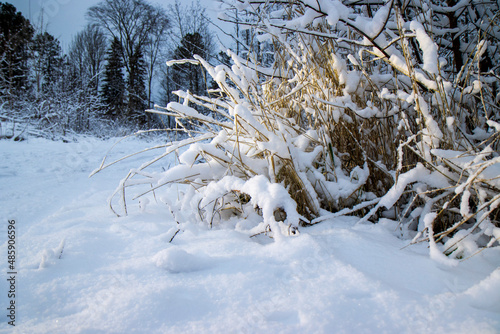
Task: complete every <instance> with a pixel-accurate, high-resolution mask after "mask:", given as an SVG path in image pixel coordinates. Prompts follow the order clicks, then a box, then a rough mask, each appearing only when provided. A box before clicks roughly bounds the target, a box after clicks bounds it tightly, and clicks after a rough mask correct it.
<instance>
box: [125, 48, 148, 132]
mask: <svg viewBox="0 0 500 334" xmlns="http://www.w3.org/2000/svg"><path fill="white" fill-rule="evenodd" d="M145 76H146V68H145V63H144V57H143V55H142V52H141V49H140V48H139V47H136V49H135V52H134V53H133V54H132V57H131V58H130V73H129V77H128V95H129V96H128V108H127V114H128V115H132V116H136V115H137V117H138V119H139V121H140V123H144V122H145V118H144V117H143V115H144V113H143V111H144V109H146V103H147V96H146V87H145V85H144V82H145Z"/></svg>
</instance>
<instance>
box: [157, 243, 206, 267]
mask: <svg viewBox="0 0 500 334" xmlns="http://www.w3.org/2000/svg"><path fill="white" fill-rule="evenodd" d="M211 260H212V259H211V258H210V257H209V256H207V255H195V254H191V253H188V252H186V251H185V250H183V249H181V248H179V247H170V248H167V249H164V250H162V251H160V252H158V253H157V254H156V255H155V256H153V262H154V263H155V264H156V266H157V267H158V268H162V269H165V270H167V271H169V272H171V273H183V272H192V271H199V270H203V269H207V268H208V267H210V264H211V262H212V261H211Z"/></svg>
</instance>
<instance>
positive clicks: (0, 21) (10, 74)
mask: <svg viewBox="0 0 500 334" xmlns="http://www.w3.org/2000/svg"><path fill="white" fill-rule="evenodd" d="M33 32H34V29H33V27H32V26H31V23H30V22H29V20H27V19H26V18H24V17H23V15H22V14H21V12H17V11H16V8H15V7H14V6H13V5H11V4H9V3H0V94H1V95H5V96H7V97H9V99H11V98H12V97H13V96H19V95H20V94H21V93H22V92H24V91H26V89H27V88H28V87H27V86H28V59H29V45H30V43H31V40H32V38H33Z"/></svg>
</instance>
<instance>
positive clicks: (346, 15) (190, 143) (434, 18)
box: [101, 0, 500, 263]
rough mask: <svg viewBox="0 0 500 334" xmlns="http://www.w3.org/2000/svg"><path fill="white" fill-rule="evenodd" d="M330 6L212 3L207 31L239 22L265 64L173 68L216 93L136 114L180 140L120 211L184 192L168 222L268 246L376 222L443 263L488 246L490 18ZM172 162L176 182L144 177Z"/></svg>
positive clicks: (475, 8) (494, 101)
mask: <svg viewBox="0 0 500 334" xmlns="http://www.w3.org/2000/svg"><path fill="white" fill-rule="evenodd" d="M346 3H347V4H342V3H340V2H338V1H331V0H318V1H308V0H294V1H275V2H267V1H249V2H247V1H246V2H242V1H236V0H234V1H230V0H223V1H222V4H223V5H224V6H226V8H227V11H226V13H227V15H223V16H222V19H223V20H226V21H233V20H235V19H236V18H237V17H238V16H234V17H232V16H230V14H231V13H234V12H235V11H239V12H240V13H241V14H240V17H241V16H242V15H243V14H244V15H246V17H247V18H250V19H247V20H246V21H245V22H244V23H241V24H243V25H245V26H246V29H249V30H250V31H253V32H254V34H255V36H254V37H255V39H257V40H258V41H259V43H268V45H272V47H273V51H274V56H273V58H274V61H273V62H272V64H271V65H269V66H265V65H263V64H261V63H259V62H258V59H262V57H258V52H259V50H254V51H255V52H254V53H251V52H249V53H247V57H246V58H242V57H240V56H238V55H237V54H235V53H234V52H232V51H228V55H229V56H230V57H231V59H232V64H233V65H232V66H231V67H229V66H226V65H217V66H212V65H210V64H209V63H207V62H206V61H205V60H204V59H202V58H200V57H198V56H196V55H195V56H194V59H191V60H186V61H189V62H191V63H196V64H199V65H200V66H203V67H204V68H205V70H206V71H207V73H208V74H209V75H210V76H211V77H212V78H213V80H214V81H215V82H216V83H217V85H218V90H216V91H213V92H212V95H211V97H203V96H196V95H192V94H190V93H189V92H180V91H178V92H175V94H177V96H178V97H179V102H171V103H169V104H168V106H167V107H166V108H164V109H163V110H162V111H158V110H154V111H151V112H155V113H160V114H163V115H167V116H170V117H175V119H176V122H177V124H178V126H179V127H180V129H183V130H184V131H185V132H186V133H187V134H188V135H189V138H187V139H183V140H181V141H177V142H173V143H171V144H169V145H166V146H167V149H166V152H165V153H164V154H162V155H161V156H160V157H158V158H157V159H155V160H153V161H150V162H148V163H145V164H143V165H142V166H141V167H140V168H138V169H135V170H133V171H131V172H130V173H129V174H128V175H127V177H126V178H125V179H124V181H123V182H122V183H121V184H120V187H119V188H118V189H117V192H115V194H121V196H122V199H123V203H124V204H125V196H124V194H125V189H126V188H127V187H129V186H131V185H137V184H140V183H146V184H151V186H152V189H153V190H154V191H156V189H158V188H160V187H163V188H168V187H170V186H171V185H172V184H180V183H185V184H189V185H190V186H191V187H190V188H189V189H190V190H189V191H188V192H187V193H185V194H181V195H180V198H179V200H178V201H177V202H175V203H168V204H169V205H170V207H171V209H172V211H173V212H174V213H175V212H177V213H181V212H193V216H191V217H188V218H189V219H197V220H199V221H203V222H206V223H208V224H210V225H212V224H214V223H216V222H218V221H221V220H227V219H228V218H229V217H231V216H232V215H236V216H242V217H246V216H248V215H249V214H251V213H252V212H256V213H258V214H260V215H262V223H261V224H260V225H259V226H258V227H257V228H258V229H261V230H262V231H271V232H272V234H273V236H274V237H278V236H279V237H281V236H282V235H283V234H290V233H292V232H294V231H295V230H296V228H297V226H299V225H302V226H307V225H311V224H316V223H319V222H321V221H324V220H326V219H329V218H332V217H337V216H342V215H358V216H359V217H360V221H368V220H371V221H373V222H376V221H377V220H378V219H379V218H380V217H388V218H392V219H394V220H397V221H399V223H400V227H401V230H402V231H403V234H404V235H405V236H407V237H411V238H412V243H417V242H422V241H426V242H429V245H430V250H431V252H430V253H431V256H432V257H434V258H436V259H441V260H444V261H447V262H449V263H450V262H453V260H450V258H464V257H468V256H471V255H473V254H475V253H476V252H477V251H478V250H480V249H481V248H484V247H493V246H498V245H499V238H500V223H499V218H498V215H499V212H500V209H499V205H500V192H499V189H500V179H499V176H500V156H499V151H498V148H499V136H500V135H499V133H500V122H499V112H498V110H499V107H498V101H499V99H500V95H499V94H498V78H499V66H495V67H493V65H492V64H496V63H498V61H499V60H500V59H499V56H498V47H499V45H500V43H499V39H498V37H499V36H500V26H499V24H498V23H499V15H500V14H498V5H497V4H484V3H476V2H460V3H458V4H456V5H455V6H448V5H446V4H445V3H441V2H439V3H437V4H434V3H423V2H416V1H409V2H407V3H406V7H404V8H402V7H401V6H402V5H401V4H400V3H399V2H395V1H389V2H387V3H385V4H382V3H380V4H374V3H373V2H369V4H366V3H360V2H346ZM466 21H467V22H466ZM466 23H467V25H465V24H466ZM461 24H464V27H466V28H464V29H462V30H461V29H460V28H459V27H460V26H461ZM470 27H473V28H470ZM471 29H473V31H470V30H471ZM464 31H465V33H463V32H464ZM461 33H462V34H461ZM472 36H474V37H472ZM252 54H254V55H257V56H255V57H252ZM176 63H178V61H177V62H176ZM196 106H201V107H203V108H208V109H210V110H211V111H212V114H211V115H208V116H207V115H202V114H200V113H198V112H197V110H196ZM197 134H200V135H197ZM184 146H186V147H188V148H187V150H186V151H185V152H184V153H182V154H181V155H180V157H179V164H178V165H177V166H175V167H172V168H170V169H168V170H167V171H165V172H163V173H160V174H148V173H146V172H145V171H144V169H145V168H146V167H147V166H149V165H151V164H152V163H154V162H156V161H159V160H160V159H161V158H162V157H165V156H166V155H168V154H170V153H173V152H176V151H177V150H178V149H179V148H180V147H184ZM101 167H104V165H103V166H101ZM141 176H142V179H141V178H140V177H141ZM133 178H134V179H133ZM124 208H125V209H126V205H125V206H124ZM442 253H444V254H446V255H449V256H450V257H449V258H446V257H445V256H443V254H442Z"/></svg>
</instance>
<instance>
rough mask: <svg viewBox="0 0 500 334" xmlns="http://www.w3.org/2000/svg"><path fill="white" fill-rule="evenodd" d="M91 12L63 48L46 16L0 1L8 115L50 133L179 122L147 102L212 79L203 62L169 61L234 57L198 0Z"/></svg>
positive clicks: (0, 59)
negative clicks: (28, 14)
mask: <svg viewBox="0 0 500 334" xmlns="http://www.w3.org/2000/svg"><path fill="white" fill-rule="evenodd" d="M42 16H43V15H42ZM86 18H87V21H88V25H87V26H86V27H85V29H84V30H82V31H80V32H79V33H78V34H77V35H76V36H74V38H73V40H72V42H71V44H70V46H69V50H68V51H67V52H66V53H65V52H63V50H62V48H61V44H60V41H59V40H58V39H57V38H55V37H54V36H52V35H51V34H50V33H48V32H47V31H46V29H45V25H46V23H44V22H43V21H42V22H37V23H33V22H30V21H29V20H28V19H27V18H25V17H24V16H23V15H22V13H20V12H19V11H17V10H16V8H15V6H14V5H12V4H9V3H0V21H1V23H0V30H1V31H0V106H1V115H0V117H2V120H3V121H12V122H18V123H31V124H33V125H36V127H38V128H40V129H43V131H41V132H40V133H42V134H51V135H54V136H57V135H58V134H65V133H67V132H68V131H69V132H75V133H91V134H94V135H110V134H116V133H118V134H120V133H121V134H124V133H127V132H129V131H130V130H132V129H146V128H148V129H149V128H173V127H175V126H176V125H175V122H174V120H173V119H171V118H169V117H163V118H162V117H159V116H157V115H153V114H150V113H146V112H145V110H146V109H148V108H154V104H155V103H158V104H161V105H166V104H167V103H168V102H169V101H171V100H172V99H174V96H173V94H172V91H176V90H179V89H182V90H189V91H190V92H192V93H193V94H197V95H206V94H207V89H208V88H210V85H213V83H211V82H210V81H207V76H206V74H205V72H204V70H203V69H202V67H201V66H194V65H191V64H184V65H174V66H172V67H170V68H169V67H167V66H166V65H165V62H166V61H167V60H171V59H185V58H191V57H192V56H193V55H194V54H198V55H200V56H202V57H203V58H205V59H208V60H209V61H211V62H214V63H220V62H221V61H228V57H227V56H226V55H224V54H222V53H218V52H217V50H218V47H217V46H216V39H215V38H216V36H215V35H214V33H213V32H212V30H211V29H210V28H209V20H208V19H207V17H206V15H205V8H204V7H202V6H201V5H200V3H199V1H198V2H192V3H190V4H187V3H181V2H180V1H177V2H176V3H175V4H173V5H170V6H168V8H163V7H161V6H159V5H152V4H151V3H149V2H147V1H144V0H120V1H110V0H104V1H102V2H101V3H100V4H98V5H96V6H93V7H91V8H89V9H88V11H87V13H86ZM127 129H128V130H127ZM12 132H13V131H8V129H4V133H2V134H0V135H3V136H6V135H7V136H9V135H14V134H13V133H12Z"/></svg>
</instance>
